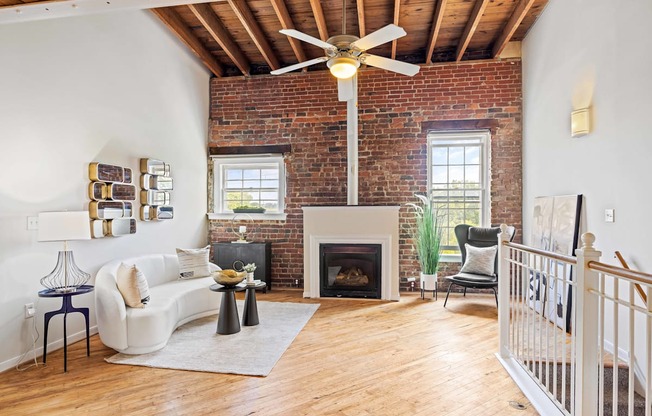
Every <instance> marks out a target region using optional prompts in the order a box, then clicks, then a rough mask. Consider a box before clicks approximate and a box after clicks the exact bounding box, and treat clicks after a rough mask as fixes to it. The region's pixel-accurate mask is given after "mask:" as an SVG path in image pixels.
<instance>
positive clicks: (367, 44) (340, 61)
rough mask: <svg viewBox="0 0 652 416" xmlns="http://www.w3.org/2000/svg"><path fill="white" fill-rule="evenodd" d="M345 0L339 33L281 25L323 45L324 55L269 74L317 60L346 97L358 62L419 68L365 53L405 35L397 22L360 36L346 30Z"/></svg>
mask: <svg viewBox="0 0 652 416" xmlns="http://www.w3.org/2000/svg"><path fill="white" fill-rule="evenodd" d="M345 4H346V0H343V1H342V33H343V34H341V35H336V36H332V37H330V38H329V39H328V40H326V41H325V42H324V41H323V40H321V39H317V38H315V37H312V36H310V35H307V34H305V33H302V32H299V31H298V30H295V29H283V30H281V31H280V32H281V33H282V34H284V35H287V36H291V37H293V38H295V39H299V40H301V41H304V42H307V43H311V44H313V45H315V46H319V47H320V48H323V49H324V51H325V52H326V56H322V57H320V58H315V59H311V60H308V61H304V62H299V63H298V64H294V65H290V66H286V67H284V68H280V69H276V70H274V71H271V74H272V75H280V74H284V73H286V72H290V71H294V70H296V69H301V68H305V67H307V66H310V65H315V64H318V63H321V62H326V65H327V66H328V68H329V69H330V71H331V74H333V75H334V76H335V77H336V78H337V87H338V88H337V90H338V97H339V100H340V101H348V100H350V99H352V98H353V86H354V84H353V76H354V75H355V74H356V72H357V71H358V68H359V67H360V64H366V65H369V66H373V67H376V68H381V69H386V70H388V71H392V72H397V73H399V74H403V75H408V76H414V75H416V74H417V72H419V66H418V65H413V64H409V63H407V62H401V61H397V60H394V59H389V58H385V57H382V56H378V55H372V54H369V53H367V50H369V49H371V48H375V47H376V46H379V45H382V44H383V43H387V42H391V41H393V40H395V39H398V38H401V37H403V36H405V35H406V34H407V33H406V32H405V30H404V29H403V28H401V27H399V26H396V25H393V24H389V25H387V26H385V27H383V28H381V29H378V30H377V31H375V32H373V33H370V34H368V35H367V36H365V37H363V38H362V39H360V38H358V37H357V36H353V35H347V34H346V8H345V7H344V6H345Z"/></svg>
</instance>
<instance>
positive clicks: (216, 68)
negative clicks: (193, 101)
mask: <svg viewBox="0 0 652 416" xmlns="http://www.w3.org/2000/svg"><path fill="white" fill-rule="evenodd" d="M151 11H152V13H154V14H155V15H156V16H157V17H158V18H159V19H160V20H161V21H162V22H163V24H165V25H166V26H167V27H168V28H169V29H170V30H171V31H172V32H173V33H174V34H175V35H176V36H177V37H178V38H179V39H180V40H181V42H183V43H185V44H186V46H188V47H189V48H190V50H191V51H192V52H193V53H194V54H195V55H197V57H198V58H199V59H200V60H201V61H202V62H203V63H204V65H206V66H207V67H208V69H210V71H211V72H212V73H213V74H215V76H217V77H223V76H224V69H223V68H222V65H221V64H220V63H219V62H218V61H217V59H215V56H213V54H212V53H211V52H210V51H209V50H208V49H206V47H205V46H204V45H203V44H202V43H201V41H200V40H199V39H198V38H197V36H195V34H194V33H193V32H192V30H191V29H190V28H189V27H188V26H186V24H185V23H183V21H182V20H181V18H180V17H179V15H178V14H177V13H176V12H175V11H174V10H173V9H172V8H171V7H166V8H160V9H151Z"/></svg>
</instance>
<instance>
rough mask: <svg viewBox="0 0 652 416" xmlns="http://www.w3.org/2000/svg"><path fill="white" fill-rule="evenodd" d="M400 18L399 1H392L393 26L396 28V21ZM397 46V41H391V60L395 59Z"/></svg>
mask: <svg viewBox="0 0 652 416" xmlns="http://www.w3.org/2000/svg"><path fill="white" fill-rule="evenodd" d="M400 16H401V0H394V24H395V25H396V26H398V21H399V18H400ZM397 46H398V39H394V40H393V41H392V59H396V47H397Z"/></svg>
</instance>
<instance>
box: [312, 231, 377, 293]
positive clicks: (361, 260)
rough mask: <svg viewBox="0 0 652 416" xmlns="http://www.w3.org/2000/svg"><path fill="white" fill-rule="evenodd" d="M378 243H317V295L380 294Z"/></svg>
mask: <svg viewBox="0 0 652 416" xmlns="http://www.w3.org/2000/svg"><path fill="white" fill-rule="evenodd" d="M381 254H382V253H381V244H320V245H319V263H320V264H319V270H320V278H319V281H320V290H319V292H320V296H321V297H349V298H372V299H380V298H381V293H380V289H381V281H380V279H381Z"/></svg>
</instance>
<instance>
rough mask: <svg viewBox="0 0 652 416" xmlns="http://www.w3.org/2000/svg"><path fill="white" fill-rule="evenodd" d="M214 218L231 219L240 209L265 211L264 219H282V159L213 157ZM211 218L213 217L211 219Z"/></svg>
mask: <svg viewBox="0 0 652 416" xmlns="http://www.w3.org/2000/svg"><path fill="white" fill-rule="evenodd" d="M213 186H214V194H213V196H214V201H213V205H214V208H213V212H214V214H224V215H228V217H232V216H233V209H234V208H237V207H241V206H248V207H260V208H265V213H264V214H250V215H251V216H256V217H258V216H264V217H265V218H269V217H277V218H284V212H283V210H284V209H285V206H284V202H285V164H284V161H283V156H280V155H269V156H262V155H259V156H250V157H228V158H226V157H216V158H215V159H214V160H213ZM213 218H215V216H213Z"/></svg>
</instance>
